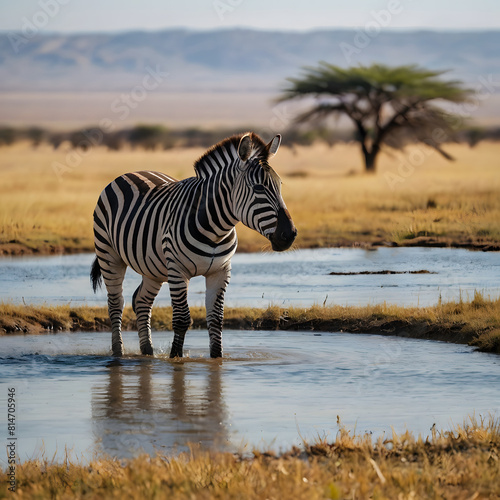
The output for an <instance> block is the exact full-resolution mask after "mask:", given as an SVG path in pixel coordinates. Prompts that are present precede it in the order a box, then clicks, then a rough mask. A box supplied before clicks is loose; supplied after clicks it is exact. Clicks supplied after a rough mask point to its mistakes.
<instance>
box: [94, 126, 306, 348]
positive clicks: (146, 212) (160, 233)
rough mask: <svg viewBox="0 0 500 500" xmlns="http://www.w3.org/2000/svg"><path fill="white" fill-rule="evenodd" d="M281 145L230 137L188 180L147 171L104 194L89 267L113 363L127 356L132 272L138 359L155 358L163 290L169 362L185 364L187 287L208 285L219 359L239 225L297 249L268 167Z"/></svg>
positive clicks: (275, 244)
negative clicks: (126, 292) (127, 285)
mask: <svg viewBox="0 0 500 500" xmlns="http://www.w3.org/2000/svg"><path fill="white" fill-rule="evenodd" d="M280 143H281V136H280V135H276V136H275V137H274V138H273V139H272V140H271V141H270V142H269V143H268V144H265V143H264V142H263V140H262V139H261V138H260V137H259V136H258V135H257V134H255V133H253V132H249V133H246V134H239V135H234V136H232V137H229V138H227V139H224V140H223V141H221V142H219V143H218V144H216V145H214V146H212V147H211V148H210V149H208V150H207V151H206V152H205V154H203V156H201V158H199V159H198V160H197V161H196V162H195V164H194V170H195V174H196V175H195V176H194V177H190V178H187V179H183V180H180V181H178V180H175V179H173V178H172V177H170V176H168V175H166V174H163V173H160V172H150V171H140V172H134V173H127V174H124V175H121V176H119V177H117V178H116V179H115V180H114V181H112V182H111V183H110V184H108V186H106V187H105V188H104V190H103V191H102V193H101V195H100V197H99V199H98V201H97V205H96V207H95V210H94V244H95V253H96V258H95V260H94V262H93V264H92V268H91V273H90V277H91V283H92V287H93V289H94V292H96V291H97V289H98V288H99V287H100V286H101V285H102V280H104V284H105V286H106V290H107V297H108V312H109V317H110V320H111V330H112V333H111V344H112V353H113V356H122V355H123V353H124V350H123V341H122V335H121V327H122V313H123V306H124V299H123V286H122V284H123V279H124V276H125V271H126V269H127V267H130V268H131V269H133V270H134V271H135V272H137V273H138V274H140V275H142V282H141V284H140V285H139V287H138V288H137V290H135V292H134V294H133V298H132V309H133V311H134V313H135V314H136V316H137V329H138V333H139V344H140V350H141V353H142V354H144V355H153V345H152V340H151V309H152V306H153V301H154V300H155V298H156V296H157V294H158V292H159V291H160V288H161V286H162V284H163V283H168V286H169V289H170V298H171V303H172V310H173V315H172V329H173V331H174V338H173V342H172V346H171V351H170V357H171V358H174V357H182V355H183V345H184V338H185V334H186V331H187V330H188V328H189V327H190V326H191V316H190V312H189V306H188V301H187V290H188V284H189V280H190V279H191V278H193V277H194V276H204V277H205V280H206V294H205V305H206V318H207V326H208V333H209V343H210V357H212V358H219V357H222V322H223V313H224V294H225V291H226V288H227V285H228V284H229V280H230V276H231V257H232V256H233V255H234V253H235V251H236V246H237V237H236V230H235V225H236V224H237V223H238V222H239V221H241V222H243V224H245V225H246V226H248V227H249V228H251V229H254V230H255V231H258V232H259V233H260V234H262V235H263V236H265V237H266V238H267V239H268V240H269V241H270V243H271V246H272V249H273V250H274V251H278V252H281V251H284V250H287V249H289V248H290V246H291V245H292V243H293V241H294V240H295V237H296V235H297V230H296V228H295V225H294V223H293V222H292V218H291V216H290V213H289V212H288V210H287V208H286V205H285V203H284V201H283V198H282V196H281V179H280V177H279V176H278V174H277V173H276V172H275V171H274V170H273V169H272V168H271V166H270V165H269V163H268V160H269V159H270V158H271V157H273V156H274V155H275V154H276V152H277V151H278V148H279V146H280Z"/></svg>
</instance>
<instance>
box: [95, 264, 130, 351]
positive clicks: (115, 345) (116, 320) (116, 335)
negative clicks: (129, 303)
mask: <svg viewBox="0 0 500 500" xmlns="http://www.w3.org/2000/svg"><path fill="white" fill-rule="evenodd" d="M99 264H100V267H101V272H102V277H103V279H104V284H105V285H106V290H107V292H108V312H109V319H110V320H111V350H112V352H113V356H123V340H122V315H123V304H124V301H123V278H124V277H125V271H126V270H127V266H126V265H125V263H124V262H123V261H121V259H120V260H118V259H116V260H114V261H111V260H106V261H105V260H103V259H99Z"/></svg>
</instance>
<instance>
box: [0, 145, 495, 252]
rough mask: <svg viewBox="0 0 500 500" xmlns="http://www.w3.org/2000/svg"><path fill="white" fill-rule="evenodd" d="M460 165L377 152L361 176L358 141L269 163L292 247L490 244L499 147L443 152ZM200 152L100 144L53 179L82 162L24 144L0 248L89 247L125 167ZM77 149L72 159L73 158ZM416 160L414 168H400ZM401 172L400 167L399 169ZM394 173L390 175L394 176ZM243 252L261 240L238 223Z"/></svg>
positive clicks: (11, 165) (185, 165)
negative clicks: (107, 192)
mask: <svg viewBox="0 0 500 500" xmlns="http://www.w3.org/2000/svg"><path fill="white" fill-rule="evenodd" d="M447 149H448V150H449V151H450V152H451V153H452V154H453V155H454V156H455V157H456V158H457V161H456V162H452V163H450V162H447V161H446V160H444V159H442V158H441V157H440V156H438V155H437V154H436V153H433V152H431V151H428V150H426V149H419V148H410V149H408V151H407V152H406V153H398V154H397V155H395V156H388V155H382V156H381V158H380V161H379V172H378V173H377V174H376V175H363V174H361V159H360V154H359V151H358V148H357V147H356V146H355V145H338V146H336V147H334V148H332V149H328V148H327V147H326V146H323V145H317V146H314V147H312V148H298V149H297V150H296V151H295V152H294V151H291V150H290V149H287V148H283V149H282V150H280V152H279V154H278V155H277V156H276V158H275V159H274V160H273V162H272V164H273V166H274V167H275V168H276V170H277V171H278V173H279V174H280V175H281V177H282V178H283V181H284V186H283V195H284V199H285V201H286V203H287V205H288V207H289V209H290V212H291V213H292V216H293V218H294V221H295V222H296V225H297V228H298V230H299V237H298V239H297V242H296V246H297V247H322V246H335V245H353V244H359V243H373V242H376V243H381V242H391V241H392V242H395V243H397V244H407V243H420V244H424V243H426V241H422V238H424V239H425V238H430V239H432V240H436V241H438V243H440V244H457V245H466V246H467V245H479V246H481V245H493V246H495V247H497V248H498V245H499V243H500V176H499V175H498V156H499V154H500V145H499V144H491V143H482V144H481V145H480V146H478V147H477V148H475V149H470V148H469V147H468V146H465V145H451V146H449V147H448V148H447ZM202 153H203V150H202V149H190V150H169V151H162V152H144V151H121V152H107V151H105V150H103V149H95V150H91V151H89V152H88V153H87V154H85V156H81V162H80V163H78V164H77V165H76V166H75V167H74V168H70V169H69V170H68V171H66V172H63V173H62V175H61V176H57V175H56V173H55V171H54V167H53V165H54V163H55V162H58V163H59V164H62V165H64V164H67V163H68V160H71V159H72V160H73V161H78V158H77V157H76V156H74V153H71V152H70V151H68V150H65V149H64V148H62V149H61V150H58V151H53V150H52V149H50V148H49V147H48V146H43V147H40V148H39V149H36V150H35V149H31V148H30V147H29V146H27V145H26V144H17V145H14V146H12V147H8V148H2V155H1V156H0V250H3V251H4V252H6V253H16V252H20V251H30V250H32V251H41V252H50V251H61V250H65V251H77V250H80V251H81V250H83V251H91V250H92V248H93V242H92V212H93V209H94V205H95V203H96V200H97V198H98V196H99V193H100V191H101V190H102V189H103V188H104V186H105V185H106V184H107V183H108V182H110V181H111V180H113V179H114V178H115V177H116V176H118V175H120V174H122V173H124V172H129V171H134V170H141V169H149V170H160V171H163V172H166V173H168V174H170V175H172V176H174V177H177V178H184V177H189V176H191V175H193V170H192V164H193V161H194V160H195V159H196V158H197V157H199V156H200V155H201V154H202ZM71 155H73V156H71ZM409 159H412V160H413V161H416V160H418V161H417V163H419V162H420V160H422V162H421V164H420V165H418V166H416V167H415V168H414V169H413V170H412V168H411V166H410V167H408V166H406V167H404V168H402V167H401V165H402V164H404V163H405V162H408V161H409ZM398 169H399V170H398ZM395 176H396V177H395ZM238 234H239V239H240V246H239V248H240V250H243V251H255V250H260V249H261V248H263V247H265V246H267V242H266V240H264V238H262V237H261V236H260V235H257V234H256V233H254V232H253V231H251V230H249V229H247V228H246V227H244V226H242V225H241V224H239V225H238Z"/></svg>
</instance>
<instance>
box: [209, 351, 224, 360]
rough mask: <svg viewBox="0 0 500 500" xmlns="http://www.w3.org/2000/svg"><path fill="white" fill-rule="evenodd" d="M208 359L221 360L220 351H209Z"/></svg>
mask: <svg viewBox="0 0 500 500" xmlns="http://www.w3.org/2000/svg"><path fill="white" fill-rule="evenodd" d="M210 357H211V358H213V359H217V358H222V351H221V350H220V349H218V350H216V351H210Z"/></svg>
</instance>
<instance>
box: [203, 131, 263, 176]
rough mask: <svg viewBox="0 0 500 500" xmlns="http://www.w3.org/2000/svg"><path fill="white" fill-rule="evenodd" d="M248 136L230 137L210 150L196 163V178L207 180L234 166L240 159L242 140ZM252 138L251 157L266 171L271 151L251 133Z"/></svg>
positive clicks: (237, 135)
mask: <svg viewBox="0 0 500 500" xmlns="http://www.w3.org/2000/svg"><path fill="white" fill-rule="evenodd" d="M244 135H246V134H236V135H233V136H231V137H228V138H226V139H224V140H222V141H220V142H218V143H217V144H215V145H214V146H212V147H211V148H209V149H208V150H207V151H206V152H205V153H204V154H203V155H202V156H201V157H200V158H199V159H198V160H196V161H195V163H194V171H195V172H196V177H199V178H207V177H210V176H211V175H213V174H214V173H215V172H217V171H219V170H220V169H221V168H224V167H226V166H228V165H229V164H233V163H234V162H235V161H236V159H237V158H238V146H239V144H240V140H241V138H242V137H243V136H244ZM250 137H251V138H252V146H253V148H252V153H251V155H250V156H251V157H253V158H254V159H257V160H258V161H259V163H260V164H261V165H262V166H263V167H264V168H266V169H268V168H270V167H269V164H268V163H267V159H268V157H269V151H268V150H267V149H266V144H265V142H264V141H263V140H262V139H261V138H260V137H259V136H258V135H257V134H254V133H253V132H250Z"/></svg>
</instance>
